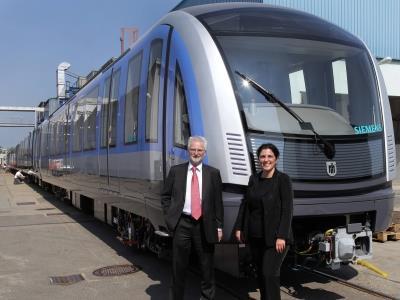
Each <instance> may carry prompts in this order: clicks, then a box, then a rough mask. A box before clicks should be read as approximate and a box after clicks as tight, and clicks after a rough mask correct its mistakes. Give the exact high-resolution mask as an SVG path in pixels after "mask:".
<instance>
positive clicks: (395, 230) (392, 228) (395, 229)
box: [386, 224, 400, 232]
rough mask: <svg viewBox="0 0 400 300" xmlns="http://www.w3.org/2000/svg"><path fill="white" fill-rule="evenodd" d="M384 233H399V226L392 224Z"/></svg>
mask: <svg viewBox="0 0 400 300" xmlns="http://www.w3.org/2000/svg"><path fill="white" fill-rule="evenodd" d="M386 231H392V232H400V224H392V225H390V226H389V228H388V229H387V230H386Z"/></svg>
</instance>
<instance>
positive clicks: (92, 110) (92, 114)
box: [83, 87, 99, 150]
mask: <svg viewBox="0 0 400 300" xmlns="http://www.w3.org/2000/svg"><path fill="white" fill-rule="evenodd" d="M98 95H99V88H98V87H96V88H94V89H93V90H92V91H91V92H90V93H89V94H88V95H87V96H86V98H85V122H84V126H83V141H84V145H83V149H84V150H93V149H95V148H96V115H97V97H98Z"/></svg>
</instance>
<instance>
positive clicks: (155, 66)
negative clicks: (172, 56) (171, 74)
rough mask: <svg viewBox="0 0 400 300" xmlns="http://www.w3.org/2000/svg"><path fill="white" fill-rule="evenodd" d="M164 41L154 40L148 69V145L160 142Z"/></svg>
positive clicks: (146, 136)
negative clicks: (159, 115)
mask: <svg viewBox="0 0 400 300" xmlns="http://www.w3.org/2000/svg"><path fill="white" fill-rule="evenodd" d="M162 52H163V40H162V39H160V38H156V39H154V40H153V41H152V42H151V44H150V54H149V61H148V68H147V91H146V114H145V115H146V122H145V123H146V126H145V140H146V142H147V143H157V142H158V112H159V97H160V87H161V64H162Z"/></svg>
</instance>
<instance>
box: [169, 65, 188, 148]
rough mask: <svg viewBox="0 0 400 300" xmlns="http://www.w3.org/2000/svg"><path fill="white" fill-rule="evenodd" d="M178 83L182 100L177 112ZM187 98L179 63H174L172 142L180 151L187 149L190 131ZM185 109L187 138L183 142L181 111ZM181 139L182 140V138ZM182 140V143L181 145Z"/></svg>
mask: <svg viewBox="0 0 400 300" xmlns="http://www.w3.org/2000/svg"><path fill="white" fill-rule="evenodd" d="M178 83H180V84H181V85H180V87H181V89H180V90H181V91H182V93H181V97H180V98H179V99H182V101H181V102H180V104H181V105H180V110H179V111H178V110H177V102H178V98H177V95H178V91H179V90H178ZM187 102H188V101H187V97H186V93H185V85H184V82H183V77H182V72H181V69H180V67H179V63H178V62H177V63H176V66H175V83H174V115H173V118H174V125H173V140H174V146H175V147H178V148H182V149H187V147H188V141H189V137H190V136H191V129H190V118H189V110H188V105H187ZM185 109H186V114H185V115H186V116H187V122H186V123H187V129H186V131H187V138H186V140H185V137H184V135H185V134H184V133H183V130H185V128H183V127H184V125H185V124H184V118H183V115H184V114H183V113H182V111H184V110H185ZM178 124H179V128H180V130H179V129H178V128H177V125H178ZM177 130H179V131H180V140H179V141H178V140H177ZM182 137H183V138H182ZM182 140H183V143H182Z"/></svg>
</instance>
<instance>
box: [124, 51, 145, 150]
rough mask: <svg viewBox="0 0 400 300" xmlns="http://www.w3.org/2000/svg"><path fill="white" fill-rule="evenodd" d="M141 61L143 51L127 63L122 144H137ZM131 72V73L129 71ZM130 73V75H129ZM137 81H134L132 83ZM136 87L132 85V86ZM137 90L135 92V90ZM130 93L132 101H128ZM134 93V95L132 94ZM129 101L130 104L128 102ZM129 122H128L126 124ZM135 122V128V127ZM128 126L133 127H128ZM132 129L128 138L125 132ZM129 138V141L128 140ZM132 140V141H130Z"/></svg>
mask: <svg viewBox="0 0 400 300" xmlns="http://www.w3.org/2000/svg"><path fill="white" fill-rule="evenodd" d="M142 61H143V50H142V51H140V52H138V53H137V54H135V55H134V56H133V57H132V58H131V59H130V60H129V62H128V73H127V76H126V89H125V101H124V144H125V145H130V144H137V143H138V138H139V100H140V83H141V73H142V72H141V71H142ZM131 70H132V71H131ZM131 72H132V73H131ZM135 79H137V80H136V81H134V80H135ZM135 83H136V84H137V85H134V84H135ZM136 88H137V91H136V90H135V89H136ZM131 93H132V99H128V97H130V95H131ZM133 93H134V94H133ZM129 101H130V102H129ZM128 103H131V107H130V108H131V109H130V110H129V111H130V112H132V116H131V117H132V119H129V118H127V116H128V117H129V115H127V114H128V105H127V104H128ZM128 121H129V122H128ZM135 121H136V126H135ZM129 125H133V127H130V126H129ZM129 129H132V131H133V132H132V138H129V136H127V134H128V133H129V132H127V131H128V130H129ZM128 138H129V139H128ZM131 139H132V140H131Z"/></svg>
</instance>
